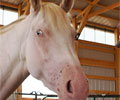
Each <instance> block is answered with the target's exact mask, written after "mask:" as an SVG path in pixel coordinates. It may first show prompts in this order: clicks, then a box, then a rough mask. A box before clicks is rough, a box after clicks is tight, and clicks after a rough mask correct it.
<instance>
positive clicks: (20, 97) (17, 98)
mask: <svg viewBox="0 0 120 100" xmlns="http://www.w3.org/2000/svg"><path fill="white" fill-rule="evenodd" d="M17 93H22V85H20V86H19V87H18V89H17ZM16 100H22V95H16Z"/></svg>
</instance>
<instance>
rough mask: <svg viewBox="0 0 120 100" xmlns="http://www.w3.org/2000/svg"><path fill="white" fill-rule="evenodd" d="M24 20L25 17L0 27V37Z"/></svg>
mask: <svg viewBox="0 0 120 100" xmlns="http://www.w3.org/2000/svg"><path fill="white" fill-rule="evenodd" d="M25 18H26V16H21V17H20V18H19V19H18V20H16V21H14V22H12V23H10V24H8V25H6V26H2V27H0V35H1V34H4V33H5V32H7V31H9V30H10V29H11V28H12V27H13V26H14V25H15V24H17V23H19V22H21V21H22V20H24V19H25Z"/></svg>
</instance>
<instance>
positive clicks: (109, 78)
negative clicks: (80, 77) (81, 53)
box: [86, 75, 117, 81]
mask: <svg viewBox="0 0 120 100" xmlns="http://www.w3.org/2000/svg"><path fill="white" fill-rule="evenodd" d="M86 76H87V78H89V79H99V80H112V81H116V80H117V79H116V78H114V77H104V76H95V75H86Z"/></svg>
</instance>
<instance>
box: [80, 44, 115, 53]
mask: <svg viewBox="0 0 120 100" xmlns="http://www.w3.org/2000/svg"><path fill="white" fill-rule="evenodd" d="M78 47H79V48H83V49H88V50H94V51H99V52H104V53H110V54H115V50H114V49H113V50H110V49H107V48H101V47H95V46H88V45H83V44H80V45H79V46H78Z"/></svg>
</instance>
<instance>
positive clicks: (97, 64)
mask: <svg viewBox="0 0 120 100" xmlns="http://www.w3.org/2000/svg"><path fill="white" fill-rule="evenodd" d="M79 60H80V63H81V65H84V66H95V67H103V68H111V69H116V66H115V63H114V62H111V61H103V60H96V59H89V58H80V57H79Z"/></svg>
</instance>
